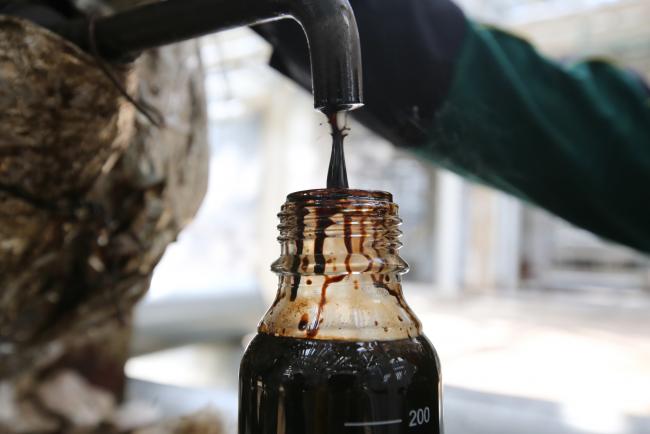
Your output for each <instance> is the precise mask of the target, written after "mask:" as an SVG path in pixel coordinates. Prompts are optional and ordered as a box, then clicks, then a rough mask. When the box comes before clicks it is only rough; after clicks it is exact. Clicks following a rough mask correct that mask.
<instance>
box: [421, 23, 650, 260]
mask: <svg viewBox="0 0 650 434" xmlns="http://www.w3.org/2000/svg"><path fill="white" fill-rule="evenodd" d="M455 68H456V69H455V76H454V81H453V83H452V86H451V89H450V92H449V95H448V97H447V99H446V102H445V103H444V105H443V106H442V107H441V109H440V111H439V112H438V114H437V117H436V121H435V127H434V128H433V130H432V132H431V134H430V140H428V141H427V143H426V144H425V145H423V146H421V147H419V148H418V149H417V150H416V152H417V153H419V154H420V155H421V156H423V157H425V158H428V159H430V160H435V161H436V162H437V163H438V164H442V165H443V166H445V167H447V168H449V169H451V170H454V171H456V172H458V173H460V174H462V175H464V176H466V177H471V178H474V179H476V180H479V181H481V182H483V183H486V184H488V185H491V186H494V187H496V188H499V189H501V190H505V191H507V192H509V193H512V194H514V195H515V196H517V197H519V198H521V199H524V200H526V201H528V202H531V203H534V204H537V205H539V206H541V207H543V208H546V209H548V210H550V211H551V212H553V213H555V214H557V215H559V216H560V217H562V218H564V219H566V220H568V221H569V222H571V223H573V224H575V225H578V226H581V227H584V228H586V229H589V230H591V231H592V232H594V233H596V234H598V235H600V236H602V237H605V238H609V239H611V240H614V241H618V242H620V243H623V244H627V245H629V246H632V247H635V248H637V249H639V250H642V251H645V252H650V98H649V95H648V93H647V92H646V90H645V89H644V88H643V85H642V83H641V82H640V80H638V79H637V78H636V77H634V76H633V75H632V74H629V73H627V72H626V71H624V70H621V69H618V68H616V67H615V66H613V65H612V64H610V63H607V62H605V61H601V60H590V61H587V62H582V63H577V64H574V65H571V66H563V65H560V64H558V63H555V62H553V61H550V60H548V59H546V58H544V57H542V56H541V55H539V54H538V53H537V52H536V51H535V49H534V48H533V47H532V46H531V45H530V44H528V43H527V42H525V41H524V40H522V39H519V38H517V37H515V36H513V35H511V34H508V33H505V32H503V31H499V30H496V29H494V28H489V27H484V26H481V25H477V24H470V25H469V29H468V31H467V33H466V36H465V40H464V42H463V48H462V51H461V55H460V58H459V60H458V63H457V64H456V67H455Z"/></svg>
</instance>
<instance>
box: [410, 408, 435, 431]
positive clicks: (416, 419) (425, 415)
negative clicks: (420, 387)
mask: <svg viewBox="0 0 650 434" xmlns="http://www.w3.org/2000/svg"><path fill="white" fill-rule="evenodd" d="M409 417H410V418H411V422H409V427H412V426H418V425H423V424H425V423H429V421H430V420H431V410H429V407H424V408H418V409H417V410H411V411H409Z"/></svg>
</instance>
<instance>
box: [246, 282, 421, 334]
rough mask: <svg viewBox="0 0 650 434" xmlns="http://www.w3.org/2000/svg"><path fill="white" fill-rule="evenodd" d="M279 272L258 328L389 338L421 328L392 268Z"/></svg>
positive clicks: (283, 331)
mask: <svg viewBox="0 0 650 434" xmlns="http://www.w3.org/2000/svg"><path fill="white" fill-rule="evenodd" d="M295 278H296V276H282V277H281V279H280V286H279V289H278V294H277V297H276V300H275V302H274V303H273V305H272V306H271V308H270V309H269V310H268V311H267V313H266V315H265V316H264V318H263V319H262V321H261V322H260V325H259V328H258V331H259V332H261V333H265V334H269V335H274V336H285V337H293V338H306V339H319V340H338V341H348V342H354V341H364V342H370V341H394V340H399V339H410V338H414V337H417V336H419V335H420V334H421V324H420V321H419V320H418V319H417V317H416V316H415V314H414V313H413V311H412V310H411V309H410V307H409V306H408V305H407V304H406V301H405V300H404V298H403V295H402V287H401V282H400V276H399V275H398V274H389V273H384V274H381V273H376V274H368V273H361V274H343V275H339V276H331V275H327V276H303V277H302V278H301V279H300V282H299V283H298V285H297V287H296V285H295V283H296V282H295V280H294V279H295Z"/></svg>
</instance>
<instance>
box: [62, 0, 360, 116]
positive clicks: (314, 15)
mask: <svg viewBox="0 0 650 434" xmlns="http://www.w3.org/2000/svg"><path fill="white" fill-rule="evenodd" d="M283 18H293V19H295V20H296V21H297V22H298V23H300V25H301V26H302V28H303V30H304V32H305V35H306V37H307V41H308V43H309V51H310V58H311V70H312V87H313V93H314V107H315V108H317V109H318V110H321V111H323V112H326V113H332V112H336V111H342V110H352V109H355V108H357V107H359V106H361V105H362V83H361V49H360V43H359V33H358V30H357V24H356V20H355V18H354V14H353V12H352V8H351V6H350V4H349V2H348V0H167V1H161V2H156V3H152V4H148V5H145V6H141V7H138V8H134V9H131V10H128V11H125V12H121V13H118V14H115V15H112V16H108V17H104V18H99V19H97V20H96V21H95V23H94V26H95V41H96V45H97V49H98V50H99V54H100V55H101V56H102V57H104V58H106V59H108V60H113V61H120V60H122V61H123V60H125V59H129V60H132V59H133V57H134V54H135V55H137V53H139V52H140V51H142V50H145V49H147V48H153V47H157V46H161V45H166V44H170V43H173V42H179V41H182V40H186V39H191V38H194V37H197V36H202V35H206V34H209V33H213V32H217V31H220V30H225V29H229V28H233V27H238V26H243V25H252V24H260V23H264V22H268V21H273V20H278V19H283ZM52 30H54V31H55V32H57V33H59V34H60V35H62V36H64V37H66V38H67V39H70V40H71V41H73V42H75V43H76V44H77V45H79V46H81V47H82V48H84V49H86V50H88V48H89V47H88V45H89V44H88V38H89V35H88V21H87V20H75V21H71V22H67V23H65V24H63V25H59V26H56V27H54V28H53V29H52Z"/></svg>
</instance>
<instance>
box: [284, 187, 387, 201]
mask: <svg viewBox="0 0 650 434" xmlns="http://www.w3.org/2000/svg"><path fill="white" fill-rule="evenodd" d="M345 199H350V200H374V201H378V202H393V195H392V194H391V193H389V192H387V191H381V190H360V189H350V188H317V189H311V190H302V191H296V192H294V193H291V194H289V195H288V196H287V202H291V203H302V202H314V203H316V202H322V201H329V200H336V201H341V200H345Z"/></svg>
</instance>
